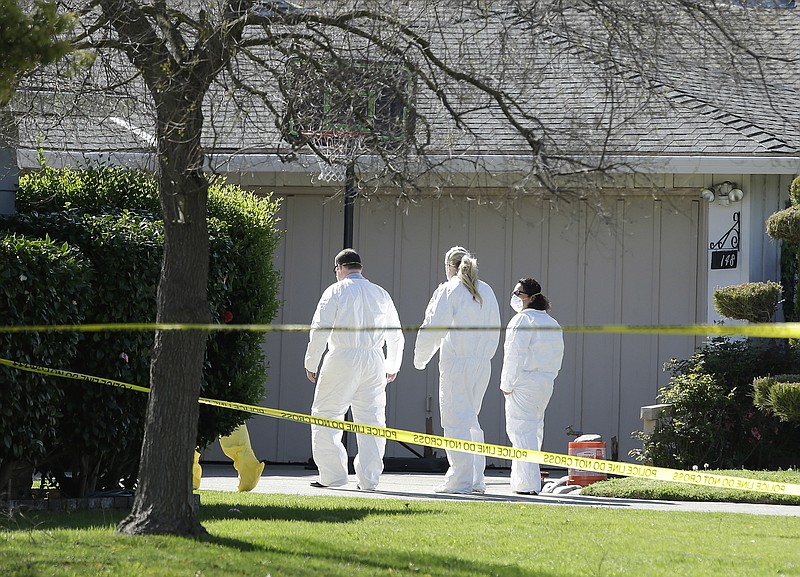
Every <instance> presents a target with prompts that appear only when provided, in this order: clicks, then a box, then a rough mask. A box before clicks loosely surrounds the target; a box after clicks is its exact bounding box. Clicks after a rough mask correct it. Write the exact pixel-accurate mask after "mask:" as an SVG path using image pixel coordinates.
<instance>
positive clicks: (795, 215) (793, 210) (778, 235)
mask: <svg viewBox="0 0 800 577" xmlns="http://www.w3.org/2000/svg"><path fill="white" fill-rule="evenodd" d="M767 234H768V235H769V236H770V237H772V238H774V239H776V240H787V241H789V242H800V206H790V207H789V208H785V209H783V210H781V211H778V212H776V213H775V214H772V215H771V216H770V217H769V218H768V219H767Z"/></svg>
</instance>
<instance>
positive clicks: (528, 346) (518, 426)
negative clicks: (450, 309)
mask: <svg viewBox="0 0 800 577" xmlns="http://www.w3.org/2000/svg"><path fill="white" fill-rule="evenodd" d="M536 327H547V328H548V329H549V330H534V329H535V328H536ZM529 329H530V330H529ZM563 358H564V337H563V334H562V332H561V327H560V326H559V324H558V322H556V320H555V319H554V318H553V317H551V316H550V315H549V314H547V312H546V311H540V310H535V309H531V308H527V309H524V310H523V311H522V312H520V313H517V314H516V315H515V316H514V318H512V319H511V321H510V322H509V323H508V327H507V328H506V341H505V346H504V354H503V370H502V373H501V374H500V388H501V389H502V390H503V391H505V392H506V393H510V394H508V395H505V402H506V433H508V438H509V439H510V440H511V444H512V445H513V446H514V447H519V448H524V449H531V450H535V451H541V450H542V440H543V439H544V411H545V409H546V408H547V403H549V402H550V397H551V396H552V394H553V381H555V379H556V376H558V371H559V370H561V361H562V360H563ZM511 490H512V491H515V492H520V493H530V492H533V491H535V492H536V493H539V492H540V491H541V490H542V476H541V472H540V471H539V465H538V464H537V463H530V462H527V461H516V460H514V461H512V462H511Z"/></svg>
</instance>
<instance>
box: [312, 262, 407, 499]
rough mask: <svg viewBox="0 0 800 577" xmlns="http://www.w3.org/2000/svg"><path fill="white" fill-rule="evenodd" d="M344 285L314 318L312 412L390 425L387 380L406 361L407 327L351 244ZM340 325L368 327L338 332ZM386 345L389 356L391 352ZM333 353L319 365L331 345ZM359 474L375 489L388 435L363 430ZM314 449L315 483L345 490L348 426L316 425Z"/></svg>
mask: <svg viewBox="0 0 800 577" xmlns="http://www.w3.org/2000/svg"><path fill="white" fill-rule="evenodd" d="M335 265H336V266H335V267H334V273H335V274H336V280H337V282H336V283H334V284H332V285H331V286H329V287H328V288H327V289H325V292H324V293H323V294H322V297H321V298H320V300H319V304H318V305H317V310H316V312H315V313H314V318H313V320H312V321H311V333H310V336H309V342H308V347H307V348H306V356H305V368H306V376H307V377H308V380H309V381H311V382H312V383H316V390H315V392H314V402H313V404H312V406H311V414H312V415H314V416H318V417H325V418H328V419H339V420H341V419H343V418H344V416H345V413H346V412H347V409H348V408H349V409H352V411H353V421H354V422H356V423H363V424H366V425H377V426H379V427H385V426H386V385H387V383H391V382H392V381H394V379H395V377H396V376H397V373H398V371H399V370H400V363H401V362H402V358H403V345H404V338H403V331H402V329H401V325H400V319H399V317H398V315H397V309H396V308H395V306H394V303H393V302H392V299H391V297H390V296H389V293H387V292H386V291H385V290H384V289H383V288H381V287H379V286H378V285H376V284H374V283H371V282H370V281H368V280H367V279H365V278H364V277H363V276H362V275H361V270H362V265H361V257H360V256H359V255H358V253H357V252H356V251H354V250H352V249H345V250H343V251H342V252H340V253H339V254H338V255H336V260H335ZM337 327H342V328H354V327H364V328H366V329H369V330H363V331H353V330H344V331H337V330H335V329H336V328H337ZM384 343H385V345H386V355H385V356H384V351H383V347H384ZM326 347H327V349H328V354H326V355H325V359H324V360H323V361H322V367H321V368H320V369H319V377H318V374H317V367H318V366H319V362H320V359H321V358H322V354H323V352H325V348H326ZM356 441H357V443H358V454H357V455H356V458H355V472H356V478H357V481H358V488H359V489H362V490H364V491H374V490H375V488H376V487H377V485H378V479H379V477H380V475H381V473H382V472H383V454H384V450H385V447H386V439H385V438H383V437H375V436H371V435H360V434H357V435H356ZM311 450H312V454H313V457H314V462H315V463H316V465H317V467H318V469H319V480H318V481H315V482H313V483H311V485H312V486H314V487H341V486H342V485H345V484H346V483H347V451H346V450H345V448H344V446H343V445H342V431H341V430H340V429H332V428H328V427H321V426H316V425H312V426H311Z"/></svg>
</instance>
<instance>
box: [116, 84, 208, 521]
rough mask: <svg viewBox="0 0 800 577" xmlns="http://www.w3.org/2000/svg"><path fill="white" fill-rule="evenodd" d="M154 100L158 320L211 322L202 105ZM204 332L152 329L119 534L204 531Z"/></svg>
mask: <svg viewBox="0 0 800 577" xmlns="http://www.w3.org/2000/svg"><path fill="white" fill-rule="evenodd" d="M158 100H159V101H157V103H156V104H157V109H158V111H159V118H158V135H159V147H158V148H159V165H160V175H159V185H160V195H161V206H162V210H163V213H164V260H163V263H162V267H161V278H160V281H159V285H158V313H157V315H158V316H157V322H159V323H208V322H209V321H210V316H209V312H208V298H207V282H208V258H209V254H208V250H209V249H208V229H207V225H206V203H207V198H208V180H207V178H206V177H205V175H204V174H203V173H202V170H201V169H202V165H203V152H202V150H201V148H200V134H201V129H202V123H203V118H202V113H201V112H200V111H201V107H200V106H192V105H191V102H192V101H193V99H192V98H191V93H190V94H189V95H188V96H187V95H186V94H185V93H184V94H168V93H167V94H162V96H161V97H160V98H159V99H158ZM206 336H207V335H206V333H205V332H202V331H196V330H195V331H183V330H182V331H158V332H157V333H156V338H155V346H154V350H153V360H152V363H151V365H150V386H151V391H150V398H149V400H148V405H147V418H146V422H145V433H144V441H143V444H142V453H141V463H140V467H139V482H138V485H137V487H136V498H135V499H134V503H133V509H132V511H131V513H130V515H128V517H126V518H125V519H124V520H123V521H122V522H121V523H120V525H119V527H118V528H117V530H118V531H119V532H121V533H128V534H154V533H162V534H163V533H169V534H176V535H200V534H203V533H205V529H204V528H203V527H202V525H201V524H200V522H199V521H198V519H197V514H196V511H195V509H194V507H193V499H194V496H193V494H192V476H191V471H192V459H193V454H194V448H195V445H196V438H197V417H198V413H199V406H198V403H197V398H198V397H199V395H200V385H201V382H202V378H203V361H204V358H205V347H206ZM175 463H181V466H175Z"/></svg>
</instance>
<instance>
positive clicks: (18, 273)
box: [0, 234, 93, 493]
mask: <svg viewBox="0 0 800 577" xmlns="http://www.w3.org/2000/svg"><path fill="white" fill-rule="evenodd" d="M56 287H57V288H56ZM92 297H93V293H92V270H91V266H90V264H89V262H88V261H87V260H86V259H84V258H83V257H82V256H81V255H80V253H79V251H78V250H76V249H74V248H71V247H69V246H67V245H66V244H64V243H56V242H53V241H52V240H50V239H49V238H44V239H41V240H40V239H29V238H25V237H24V236H21V235H14V234H11V235H9V234H2V236H0V315H1V316H2V319H3V321H2V322H3V323H4V324H12V325H18V326H32V325H44V324H48V325H50V324H65V325H72V324H78V323H81V322H83V320H84V318H85V315H86V309H87V308H88V306H89V304H90V303H91V300H92ZM78 341H79V336H78V334H77V333H61V332H33V333H28V332H20V333H9V332H5V333H0V351H1V352H0V354H2V356H3V357H5V358H9V357H11V359H10V360H15V361H19V362H23V363H29V364H44V365H47V366H56V367H65V366H69V364H70V362H71V361H72V359H73V358H74V357H75V354H76V350H77V345H78ZM0 382H2V383H3V386H2V395H3V400H2V402H1V403H0V493H3V492H4V491H5V488H6V484H7V481H8V474H9V472H10V469H11V468H13V467H14V466H15V463H21V464H23V465H25V464H27V465H28V466H30V467H31V469H32V468H33V466H34V464H35V463H37V462H39V461H41V459H42V458H43V457H44V456H45V454H46V453H47V451H48V450H49V449H50V447H52V445H53V442H54V440H55V438H56V430H57V428H58V426H59V422H60V418H61V410H62V404H63V401H64V388H63V386H62V385H63V383H62V382H61V381H60V379H52V378H50V377H45V376H44V375H38V374H35V373H31V372H27V371H19V370H16V369H12V368H10V367H7V366H5V365H3V366H0Z"/></svg>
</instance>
